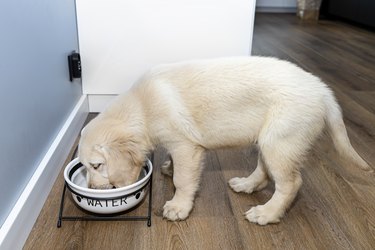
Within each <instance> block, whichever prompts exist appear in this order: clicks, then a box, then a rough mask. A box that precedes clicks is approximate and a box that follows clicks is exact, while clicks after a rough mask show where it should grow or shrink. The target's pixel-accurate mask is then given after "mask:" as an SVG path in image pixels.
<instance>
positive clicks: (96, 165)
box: [91, 163, 102, 169]
mask: <svg viewBox="0 0 375 250" xmlns="http://www.w3.org/2000/svg"><path fill="white" fill-rule="evenodd" d="M101 165H102V164H101V163H98V164H91V166H92V168H93V169H98V168H99V167H100V166H101Z"/></svg>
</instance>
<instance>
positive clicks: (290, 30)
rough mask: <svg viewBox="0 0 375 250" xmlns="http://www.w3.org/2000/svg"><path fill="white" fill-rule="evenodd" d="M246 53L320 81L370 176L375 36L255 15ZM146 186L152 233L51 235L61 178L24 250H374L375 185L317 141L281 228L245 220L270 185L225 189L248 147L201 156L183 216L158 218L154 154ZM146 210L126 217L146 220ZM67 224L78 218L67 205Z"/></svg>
mask: <svg viewBox="0 0 375 250" xmlns="http://www.w3.org/2000/svg"><path fill="white" fill-rule="evenodd" d="M253 54H256V55H266V56H277V57H280V58H284V59H288V60H290V61H292V62H295V63H297V64H298V65H300V66H301V67H303V68H304V69H306V70H308V71H310V72H312V73H314V74H316V75H318V76H320V77H321V78H322V79H323V80H324V81H325V82H326V83H327V84H329V85H330V86H331V87H332V89H333V90H334V92H335V93H336V95H337V97H338V100H339V102H340V104H341V106H342V108H343V111H344V115H345V122H346V125H347V129H348V133H349V136H350V138H351V141H352V144H353V145H354V147H355V148H356V149H357V150H358V152H359V153H360V154H361V155H362V156H363V157H364V158H365V159H366V160H367V161H368V162H369V163H370V164H371V165H372V167H373V168H375V34H374V33H371V32H368V31H366V30H362V29H359V28H356V27H353V26H349V25H346V24H342V23H335V22H330V21H320V22H319V23H318V24H306V23H305V24H303V23H300V21H299V20H298V19H297V18H296V17H295V16H294V15H289V14H257V15H256V22H255V34H254V46H253ZM155 157H156V158H155V163H154V165H155V167H156V168H155V171H154V178H153V183H154V185H153V202H152V207H153V210H152V215H153V217H152V226H151V227H150V228H149V227H147V226H146V223H145V222H81V221H79V222H63V225H62V227H61V228H60V229H58V228H57V227H56V221H57V215H58V211H59V202H60V196H61V192H62V187H63V177H62V175H61V174H60V176H59V177H58V180H57V181H56V184H55V185H54V187H53V189H52V191H51V193H50V195H49V198H48V200H47V202H46V203H45V206H44V208H43V210H42V212H41V214H40V216H39V218H38V220H37V222H36V224H35V226H34V228H33V230H32V232H31V234H30V236H29V238H28V241H27V242H26V244H25V247H24V249H374V248H375V178H374V175H370V174H365V173H363V172H362V171H360V170H357V169H356V168H354V167H353V166H350V165H348V164H347V163H346V162H344V161H342V160H341V159H340V158H339V157H338V155H337V154H336V152H335V150H334V148H333V145H332V143H331V141H330V139H329V138H328V137H327V136H323V137H322V138H321V139H320V140H319V141H318V142H317V143H316V145H315V146H314V149H313V150H312V152H311V155H310V157H308V159H307V160H306V162H305V163H304V165H305V169H304V170H303V180H304V184H303V186H302V188H301V190H300V192H299V194H298V196H297V198H296V200H295V202H294V203H293V205H292V208H291V209H290V211H289V212H288V213H287V214H286V216H285V218H284V219H283V220H282V221H281V223H279V224H277V225H268V226H258V225H254V224H251V223H249V222H248V221H246V220H245V219H244V216H243V213H244V212H245V211H247V210H248V209H250V207H252V206H254V205H257V204H262V203H265V202H266V201H267V200H268V199H270V197H271V195H272V192H273V186H272V185H269V186H268V187H267V188H266V189H265V190H263V191H261V192H257V193H254V194H252V195H246V194H237V193H234V192H232V191H231V190H230V188H229V187H228V185H227V181H228V180H229V179H230V178H231V177H235V176H247V175H249V173H250V172H251V171H252V170H253V169H254V168H255V166H256V151H255V149H253V148H247V149H232V150H218V151H212V152H208V154H207V157H206V159H205V171H204V174H203V176H202V184H201V189H200V191H199V193H198V196H197V198H196V201H195V207H194V210H193V211H192V213H191V215H190V217H189V218H188V220H186V221H182V222H168V221H166V220H163V219H162V216H161V214H162V207H163V205H164V203H165V202H166V201H167V200H169V199H171V198H172V195H173V185H172V181H171V179H170V178H168V177H165V176H162V175H161V173H160V169H159V168H158V167H159V166H160V164H161V163H162V162H163V160H164V159H165V153H164V151H163V150H162V149H158V150H157V153H156V156H155ZM146 208H147V201H145V202H144V203H143V204H142V206H141V207H139V208H138V209H137V210H135V211H133V212H132V214H143V213H145V212H146ZM65 211H66V215H67V214H71V215H75V214H77V213H78V214H80V213H82V212H80V211H79V210H78V209H76V208H75V206H74V205H72V203H71V200H68V201H67V203H66V206H65Z"/></svg>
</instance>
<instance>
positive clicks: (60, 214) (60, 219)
mask: <svg viewBox="0 0 375 250" xmlns="http://www.w3.org/2000/svg"><path fill="white" fill-rule="evenodd" d="M65 191H66V182H64V189H63V193H62V195H61V202H60V211H59V219H58V220H57V227H58V228H60V227H61V221H62V214H63V210H64V200H65Z"/></svg>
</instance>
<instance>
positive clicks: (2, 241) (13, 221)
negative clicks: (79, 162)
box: [0, 95, 89, 250]
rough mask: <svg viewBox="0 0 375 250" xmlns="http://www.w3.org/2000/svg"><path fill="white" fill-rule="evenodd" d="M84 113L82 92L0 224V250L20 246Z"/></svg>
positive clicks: (58, 170) (76, 134)
mask: <svg viewBox="0 0 375 250" xmlns="http://www.w3.org/2000/svg"><path fill="white" fill-rule="evenodd" d="M88 112H89V109H88V100H87V96H86V95H84V96H82V97H81V98H80V100H79V101H78V103H77V104H76V106H75V108H74V109H73V111H72V112H71V114H70V116H69V117H68V119H67V120H66V122H65V124H64V126H63V127H62V129H61V130H60V132H59V134H58V135H57V137H56V138H55V140H54V141H53V143H52V145H51V147H50V148H49V150H48V152H47V154H46V155H45V156H44V158H43V160H42V161H41V163H40V164H39V166H38V168H37V169H36V171H35V172H34V174H33V176H32V177H31V179H30V181H29V182H28V184H27V185H26V187H25V189H24V191H23V192H22V194H21V196H20V198H19V199H18V201H17V202H16V204H15V205H14V207H13V209H12V211H11V212H10V214H9V216H8V217H7V218H6V220H5V222H4V224H3V225H2V226H1V229H0V249H4V250H5V249H22V247H23V245H24V244H25V241H26V240H27V237H28V235H29V233H30V231H31V229H32V227H33V225H34V223H35V221H36V219H37V218H38V215H39V213H40V211H41V209H42V207H43V205H44V202H45V200H46V199H47V196H48V194H49V192H50V191H51V188H52V186H53V184H54V182H55V180H56V178H57V176H58V174H59V172H60V169H61V168H60V166H63V164H64V162H65V160H66V157H67V156H68V154H69V152H70V150H71V148H72V146H73V144H74V142H75V140H76V138H77V136H78V134H79V132H80V130H81V128H82V125H83V123H84V122H85V120H86V117H87V115H88ZM51 247H52V248H53V246H51Z"/></svg>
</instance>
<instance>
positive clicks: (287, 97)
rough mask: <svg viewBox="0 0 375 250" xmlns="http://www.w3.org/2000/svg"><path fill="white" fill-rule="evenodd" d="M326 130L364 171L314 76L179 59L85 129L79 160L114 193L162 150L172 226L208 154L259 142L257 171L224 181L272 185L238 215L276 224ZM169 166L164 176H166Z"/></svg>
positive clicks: (265, 61) (247, 187)
mask: <svg viewBox="0 0 375 250" xmlns="http://www.w3.org/2000/svg"><path fill="white" fill-rule="evenodd" d="M326 124H327V125H328V130H329V131H330V132H331V135H332V139H333V141H334V145H335V147H336V148H337V149H338V151H339V152H340V153H341V154H342V155H343V156H344V157H346V159H349V160H351V162H353V163H354V164H356V165H358V166H359V167H361V168H362V169H365V170H370V167H369V166H368V165H367V163H366V162H365V161H363V160H362V158H361V157H360V156H359V155H358V154H357V153H356V152H355V150H354V149H353V147H352V146H351V144H350V142H349V139H348V136H347V133H346V129H345V125H344V123H343V120H342V114H341V110H340V108H339V106H338V104H337V102H336V100H335V98H334V95H333V94H332V91H331V90H330V89H329V88H328V87H327V86H326V85H325V84H324V83H322V82H321V81H320V80H319V78H317V77H315V76H313V75H311V74H309V73H307V72H305V71H304V70H302V69H301V68H299V67H297V66H296V65H294V64H291V63H289V62H286V61H281V60H278V59H275V58H263V57H241V58H222V59H212V60H201V61H190V62H182V63H176V64H169V65H161V66H157V67H155V68H154V69H152V70H151V71H150V72H149V73H147V74H146V75H145V76H143V77H142V78H141V79H140V81H139V82H138V83H137V84H135V85H134V87H133V88H132V89H131V90H130V91H129V92H127V93H125V94H123V95H121V96H119V97H118V99H117V100H116V101H115V102H114V103H113V104H112V105H111V106H110V107H109V108H108V109H107V110H106V111H105V112H103V113H102V114H100V115H99V116H98V117H97V118H96V119H94V120H93V121H92V122H91V123H89V124H88V125H87V127H86V128H85V130H84V131H83V132H82V137H81V141H80V149H79V157H80V160H81V161H82V163H83V164H84V165H85V166H86V167H87V168H88V169H89V171H88V172H89V177H88V178H89V181H90V185H91V187H94V188H109V187H112V186H116V187H121V186H124V185H128V184H130V183H132V182H134V181H135V180H136V179H137V177H138V174H139V172H140V169H141V166H142V164H143V162H144V161H145V158H146V155H147V153H149V152H150V151H152V150H153V149H154V147H155V146H156V145H162V146H164V147H165V148H166V149H167V150H168V151H169V153H170V155H171V158H172V159H173V168H174V170H173V182H174V185H175V187H176V191H175V195H174V197H173V198H172V199H171V200H170V201H167V202H166V204H165V206H164V212H163V215H164V217H165V218H167V219H169V220H172V221H175V220H184V219H186V218H187V217H188V215H189V213H190V211H191V210H192V208H193V202H194V196H195V193H196V192H197V189H198V186H199V181H200V176H201V171H202V166H201V160H202V156H203V153H204V151H205V150H206V149H215V148H221V147H234V146H236V147H237V146H245V145H249V144H253V143H257V145H258V147H259V152H260V153H259V159H258V166H257V168H256V170H255V171H254V172H253V173H252V174H251V175H250V176H249V177H246V178H238V177H236V178H233V179H231V180H230V181H229V185H230V186H231V188H232V189H233V190H234V191H236V192H246V193H252V192H253V191H258V190H261V189H262V188H264V187H265V186H266V185H267V183H268V181H269V180H270V179H271V180H273V181H274V182H275V193H274V194H273V196H272V198H271V199H270V200H269V201H268V202H267V203H266V204H264V205H259V206H256V207H253V208H251V209H250V210H249V211H248V212H247V213H246V218H247V219H248V220H249V221H251V222H254V223H258V224H260V225H265V224H268V223H276V222H279V220H280V218H281V217H282V216H283V214H284V213H285V211H286V209H287V208H288V207H289V205H290V204H291V203H292V201H293V199H294V198H295V196H296V194H297V191H298V189H299V188H300V186H301V184H302V179H301V176H300V167H301V165H300V163H301V161H302V159H303V157H304V156H305V154H306V153H307V152H308V150H309V149H310V147H311V145H312V143H313V142H314V141H315V139H316V138H317V137H318V136H319V135H320V134H321V132H322V130H323V128H324V127H325V126H326ZM170 165H172V164H171V162H167V163H166V164H165V165H164V167H163V172H166V173H169V174H171V171H170V169H169V166H170ZM94 167H95V168H97V169H94Z"/></svg>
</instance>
